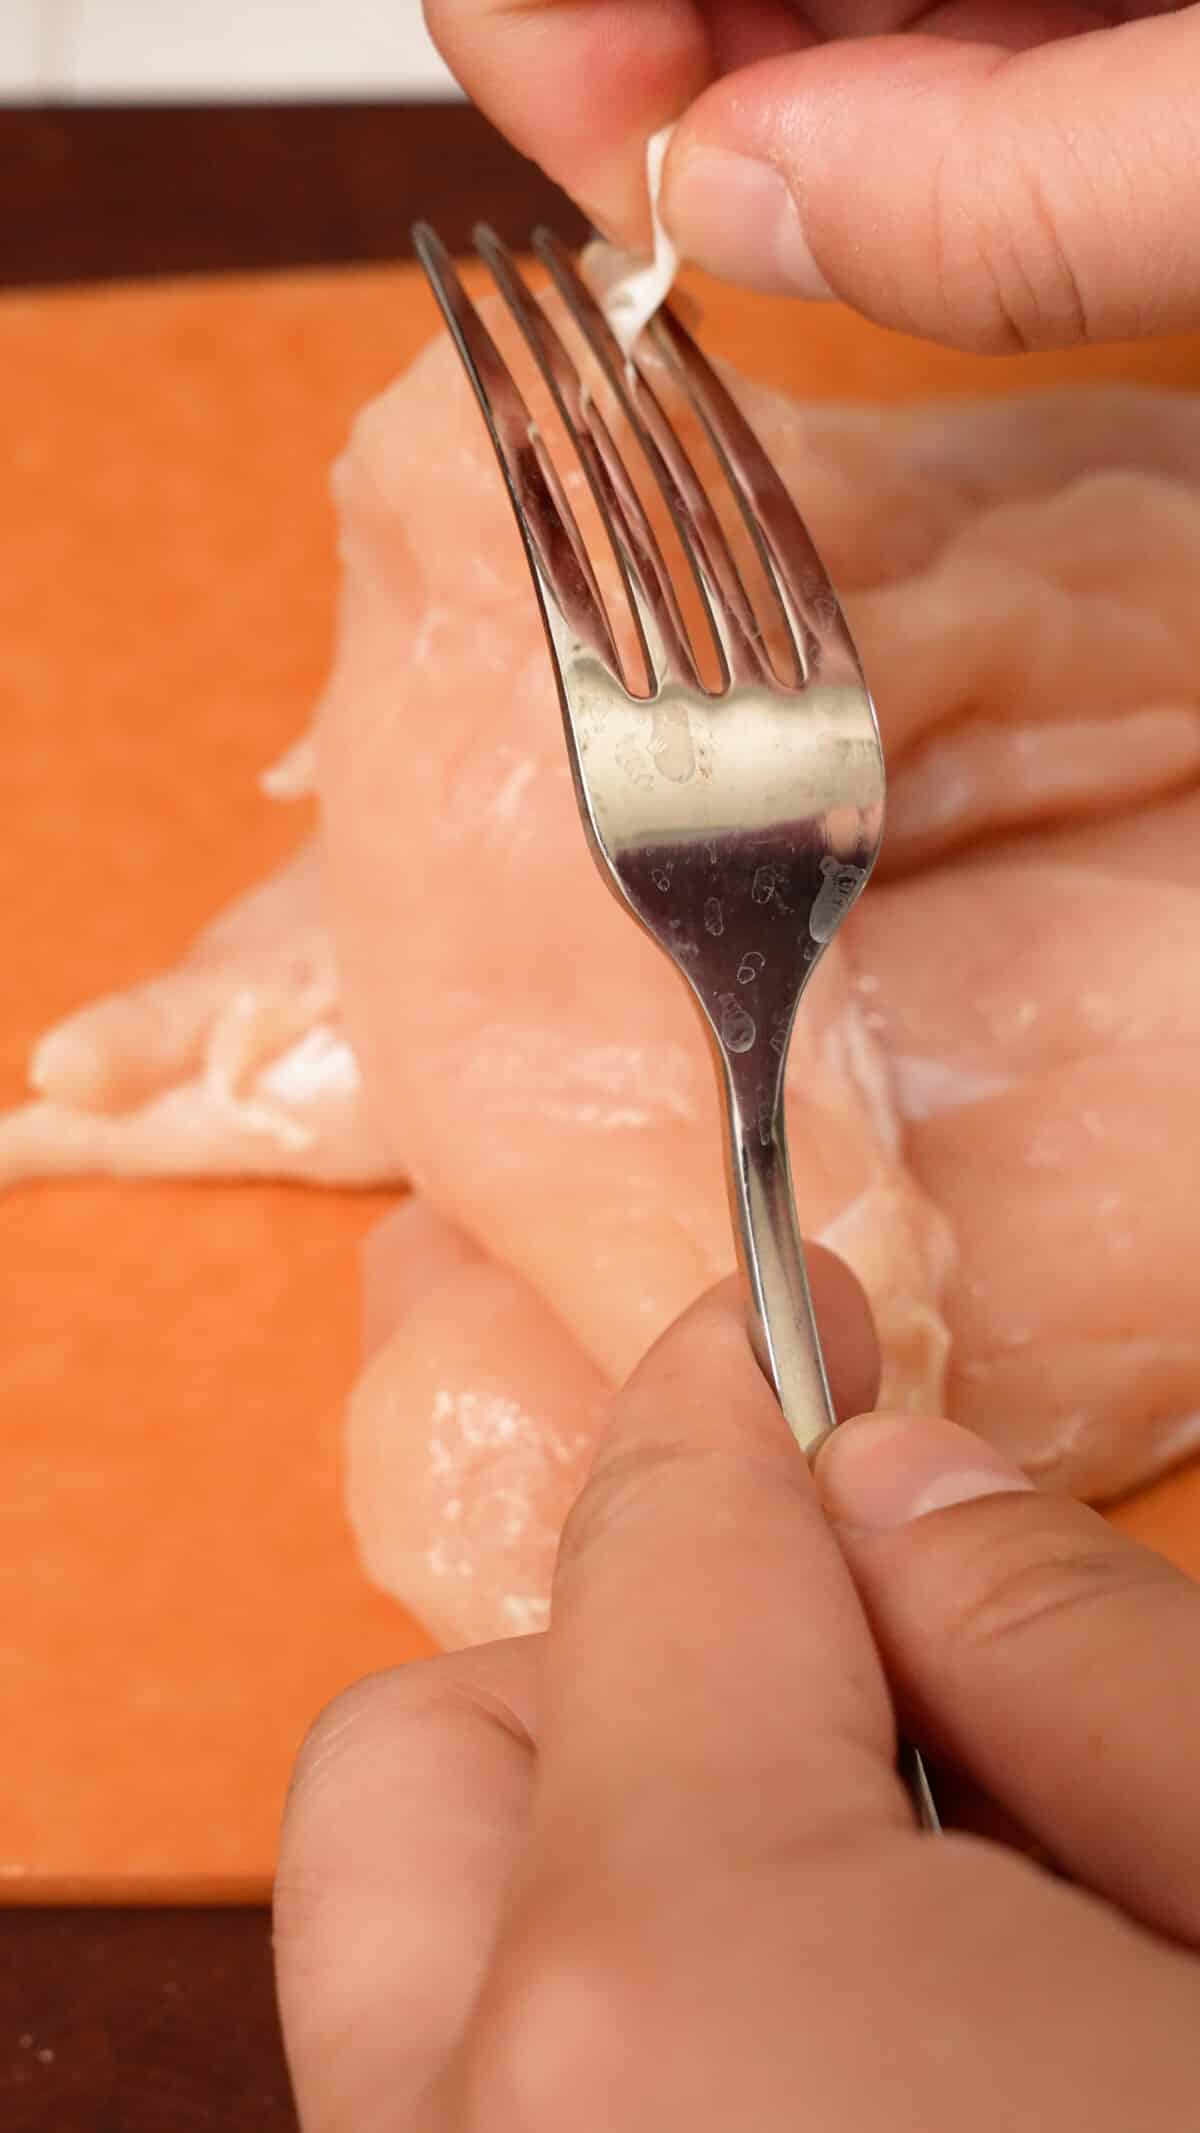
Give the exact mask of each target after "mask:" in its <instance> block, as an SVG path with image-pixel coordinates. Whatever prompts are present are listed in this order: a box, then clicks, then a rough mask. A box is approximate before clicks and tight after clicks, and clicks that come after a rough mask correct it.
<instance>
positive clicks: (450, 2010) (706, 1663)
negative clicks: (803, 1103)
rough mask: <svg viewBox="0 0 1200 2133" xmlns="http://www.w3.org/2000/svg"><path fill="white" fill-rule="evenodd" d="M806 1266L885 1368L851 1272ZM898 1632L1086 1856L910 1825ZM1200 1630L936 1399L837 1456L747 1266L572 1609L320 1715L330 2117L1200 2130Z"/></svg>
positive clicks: (629, 1406) (852, 1360)
mask: <svg viewBox="0 0 1200 2133" xmlns="http://www.w3.org/2000/svg"><path fill="white" fill-rule="evenodd" d="M814 1277H815V1278H814V1291H815V1293H816V1295H817V1298H818V1308H819V1310H821V1314H822V1323H823V1327H824V1331H825V1339H826V1345H827V1351H828V1355H829V1361H830V1368H831V1376H832V1377H833V1379H834V1382H835V1386H836V1388H837V1389H838V1390H839V1391H840V1393H841V1396H842V1398H843V1399H845V1398H846V1397H847V1395H848V1394H850V1395H851V1396H854V1395H861V1391H862V1357H863V1353H864V1348H865V1347H866V1346H867V1345H868V1344H867V1341H866V1336H865V1333H864V1329H863V1325H862V1317H861V1314H862V1309H863V1306H862V1304H861V1300H860V1299H857V1298H856V1296H855V1294H854V1292H853V1290H852V1288H851V1287H850V1286H849V1285H848V1282H847V1278H846V1277H845V1276H844V1275H843V1276H842V1277H841V1278H840V1280H839V1278H838V1275H837V1272H836V1269H834V1268H833V1267H832V1266H831V1262H830V1261H829V1260H828V1259H827V1258H826V1257H823V1256H822V1255H819V1254H814ZM855 1378H857V1380H858V1382H857V1383H854V1380H855ZM822 1499H823V1500H824V1504H825V1507H826V1508H827V1509H828V1510H829V1511H830V1512H831V1513H832V1514H833V1517H834V1519H835V1521H836V1524H835V1525H834V1526H831V1525H830V1524H829V1523H828V1522H827V1520H826V1518H825V1517H824V1516H823V1515H822V1510H821V1500H822ZM856 1583H857V1588H858V1589H857V1591H856V1589H855V1586H856ZM868 1618H869V1620H870V1623H871V1626H872V1628H873V1630H874V1641H873V1639H872V1636H871V1634H870V1631H869V1630H868ZM879 1653H882V1654H883V1660H884V1663H885V1664H886V1667H887V1671H888V1675H889V1676H890V1678H891V1680H892V1682H893V1683H894V1684H895V1688H896V1692H897V1695H898V1700H899V1704H900V1708H901V1716H902V1719H903V1722H904V1724H905V1726H906V1728H907V1729H908V1730H909V1731H910V1732H911V1733H912V1734H913V1735H915V1737H916V1738H917V1740H918V1743H919V1744H920V1745H922V1746H924V1747H929V1748H931V1749H933V1750H934V1751H935V1752H936V1753H937V1754H938V1755H939V1756H941V1757H944V1758H947V1759H949V1760H950V1761H951V1762H953V1764H955V1765H956V1766H957V1768H958V1769H959V1770H960V1771H962V1772H963V1773H964V1774H966V1775H967V1776H968V1777H969V1778H970V1779H972V1780H973V1781H974V1782H975V1783H976V1784H977V1785H979V1786H980V1787H981V1788H982V1789H983V1791H984V1792H985V1793H986V1794H988V1795H990V1796H991V1798H992V1799H993V1800H995V1801H997V1802H998V1803H999V1804H1000V1806H1001V1807H1002V1809H1004V1810H1006V1811H1007V1812H1008V1814H1010V1815H1011V1816H1013V1817H1014V1818H1015V1819H1016V1821H1017V1822H1018V1823H1019V1824H1020V1825H1021V1826H1022V1827H1023V1828H1024V1830H1025V1831H1027V1832H1028V1833H1029V1835H1030V1836H1031V1837H1032V1838H1033V1839H1035V1840H1036V1841H1037V1842H1038V1843H1040V1844H1041V1845H1042V1846H1044V1847H1045V1848H1046V1849H1047V1850H1048V1851H1049V1852H1050V1853H1051V1854H1053V1855H1054V1856H1055V1857H1056V1858H1057V1860H1058V1861H1059V1862H1060V1863H1061V1864H1062V1865H1063V1866H1064V1867H1065V1868H1066V1869H1068V1870H1069V1871H1070V1872H1071V1873H1072V1874H1073V1875H1074V1876H1075V1877H1076V1879H1077V1880H1078V1881H1079V1882H1080V1883H1081V1884H1083V1886H1081V1887H1070V1886H1068V1885H1066V1884H1065V1883H1063V1882H1061V1881H1059V1880H1056V1879H1054V1878H1052V1877H1051V1876H1049V1875H1048V1874H1046V1873H1044V1872H1043V1871H1042V1870H1041V1869H1039V1868H1037V1867H1035V1866H1033V1865H1032V1864H1031V1863H1030V1862H1029V1860H1028V1859H1026V1858H1024V1857H1022V1856H1020V1855H1019V1854H1018V1853H1017V1852H1014V1851H1010V1850H1007V1849H1005V1848H1003V1847H1001V1846H1000V1845H998V1844H995V1843H991V1842H986V1841H984V1840H982V1839H980V1838H976V1837H970V1836H964V1835H957V1836H948V1837H945V1838H943V1839H938V1840H935V1839H931V1838H929V1837H925V1836H922V1835H919V1834H918V1833H917V1831H916V1830H915V1829H914V1827H913V1824H912V1820H911V1816H910V1812H909V1807H908V1803H907V1801H906V1799H905V1796H904V1793H903V1791H902V1789H901V1787H900V1784H899V1782H898V1780H897V1777H896V1775H895V1770H894V1754H895V1735H894V1726H893V1715H892V1704H891V1700H890V1697H889V1692H888V1688H887V1685H886V1681H885V1674H884V1666H883V1664H881V1662H880V1658H879V1656H878V1654H879ZM1198 1654H1200V1592H1198V1591H1197V1589H1196V1588H1195V1587H1193V1586H1192V1585H1190V1584H1189V1583H1188V1581H1187V1580H1186V1579H1184V1578H1183V1577H1181V1576H1179V1575H1178V1574H1177V1573H1175V1572H1174V1571H1172V1570H1171V1569H1170V1568H1169V1567H1168V1566H1167V1565H1166V1564H1165V1563H1163V1562H1161V1561H1160V1560H1159V1559H1157V1558H1156V1557H1154V1556H1152V1555H1150V1554H1148V1553H1147V1552H1145V1551H1143V1550H1141V1549H1139V1548H1137V1547H1135V1546H1134V1545H1133V1544H1132V1543H1130V1542H1129V1541H1127V1540H1125V1539H1122V1538H1121V1537H1119V1536H1118V1535H1117V1534H1115V1533H1113V1532H1112V1531H1110V1530H1109V1529H1108V1528H1107V1527H1106V1526H1105V1525H1104V1524H1103V1522H1102V1521H1101V1520H1100V1519H1099V1518H1098V1517H1097V1516H1096V1515H1095V1514H1093V1513H1092V1512H1090V1511H1087V1510H1084V1509H1082V1508H1080V1507H1077V1506H1074V1505H1071V1504H1069V1503H1066V1502H1063V1501H1061V1500H1056V1499H1052V1498H1048V1497H1043V1496H1042V1495H1040V1494H1038V1493H1037V1492H1035V1491H1033V1490H1031V1489H1029V1487H1028V1485H1027V1484H1026V1483H1025V1482H1024V1480H1023V1478H1022V1477H1021V1476H1020V1475H1019V1474H1018V1473H1017V1472H1016V1471H1015V1470H1014V1469H1012V1468H1009V1467H1007V1466H1006V1465H1005V1463H1004V1461H1003V1460H1002V1458H1001V1457H1000V1455H999V1454H998V1453H997V1452H996V1451H995V1450H994V1449H993V1448H991V1447H989V1446H986V1445H984V1444H983V1443H982V1442H980V1441H979V1440H976V1439H974V1438H973V1437H971V1436H969V1435H968V1434H967V1433H966V1432H964V1431H962V1430H959V1429H956V1428H954V1427H953V1426H952V1425H951V1424H949V1423H946V1422H941V1421H936V1420H929V1421H923V1420H914V1419H912V1418H909V1417H905V1418H887V1417H874V1418H869V1419H866V1420H862V1421H858V1422H853V1423H851V1424H849V1425H848V1426H847V1427H846V1428H845V1429H844V1430H842V1431H839V1432H838V1433H837V1434H835V1436H834V1437H833V1438H832V1439H831V1440H830V1441H829V1442H828V1443H827V1444H826V1446H825V1447H824V1448H823V1450H822V1453H821V1455H820V1458H819V1460H818V1462H817V1469H816V1486H815V1487H814V1484H813V1481H812V1480H811V1479H810V1476H809V1474H808V1472H807V1469H806V1468H805V1466H804V1464H803V1462H802V1460H801V1459H800V1456H799V1454H798V1452H797V1450H796V1448H795V1446H794V1444H793V1443H792V1441H791V1439H790V1438H789V1437H788V1435H787V1433H786V1430H785V1428H784V1425H783V1422H782V1419H781V1417H780V1415H779V1412H778V1409H777V1407H776V1406H775V1404H774V1402H773V1400H772V1399H771V1397H770V1395H769V1393H768V1391H767V1388H766V1386H765V1384H764V1383H763V1381H762V1380H761V1379H760V1378H759V1376H758V1373H757V1371H756V1369H755V1367H754V1365H753V1364H752V1362H751V1360H750V1355H749V1351H748V1347H747V1344H746V1340H745V1336H744V1333H743V1331H742V1326H741V1320H740V1311H739V1307H738V1305H737V1304H736V1302H735V1300H734V1297H733V1295H732V1293H731V1292H730V1290H729V1289H728V1288H726V1289H724V1290H722V1291H719V1292H717V1294H716V1295H715V1296H710V1297H709V1298H707V1299H705V1300H704V1301H703V1302H702V1303H701V1304H699V1305H698V1306H697V1307H696V1308H695V1309H694V1310H693V1311H692V1312H690V1313H689V1314H688V1315H687V1317H686V1319H685V1320H684V1321H683V1322H682V1323H681V1324H680V1325H679V1326H677V1327H676V1328H674V1329H673V1330H672V1331H671V1332H670V1333H669V1334H668V1335H667V1336H666V1337H665V1338H664V1339H663V1341H661V1342H660V1343H659V1345H658V1346H657V1347H656V1348H655V1350H654V1351H653V1352H652V1354H651V1355H650V1357H649V1358H648V1360H647V1361H646V1362H645V1364H644V1365H643V1366H642V1368H641V1369H640V1370H639V1371H638V1372H637V1373H636V1374H635V1376H634V1378H633V1380H632V1382H631V1384H630V1385H629V1387H628V1388H627V1389H626V1391H625V1392H624V1393H622V1394H621V1395H620V1396H619V1398H618V1399H617V1401H616V1403H615V1407H614V1412H613V1417H612V1422H611V1427H610V1429H609V1431H608V1433H607V1436H606V1437H605V1439H604V1442H603V1444H602V1447H601V1450H600V1454H599V1457H598V1460H597V1465H596V1468H595V1471H594V1473H593V1476H592V1479H591V1481H590V1483H589V1485H588V1487H587V1488H586V1489H585V1491H584V1493H583V1495H582V1496H581V1498H580V1500H579V1503H578V1506H577V1508H576V1510H575V1512H574V1514H573V1515H572V1517H571V1519H570V1520H569V1522H568V1527H567V1530H566V1533H565V1535H564V1540H563V1546H562V1551H561V1556H560V1561H559V1566H558V1573H557V1581H556V1586H555V1595H554V1607H553V1617H552V1626H551V1628H550V1630H549V1631H548V1632H547V1634H546V1635H545V1636H544V1637H530V1638H526V1639H524V1640H520V1641H516V1642H512V1643H507V1644H499V1645H491V1646H488V1647H485V1648H481V1649H478V1650H475V1651H473V1652H469V1653H464V1654H461V1655H458V1656H455V1657H453V1658H444V1659H438V1660H433V1661H430V1662H428V1663H426V1664H424V1665H420V1666H412V1667H408V1668H405V1669H404V1670H403V1671H401V1672H398V1673H395V1674H392V1675H385V1676H382V1677H379V1678H377V1679H375V1680H373V1681H368V1682H366V1683H364V1684H362V1685H361V1686H360V1687H359V1688H358V1689H356V1690H353V1691H352V1692H350V1694H349V1695H348V1696H347V1697H346V1698H343V1699H342V1700H341V1701H340V1702H339V1703H338V1704H336V1705H335V1706H334V1707H333V1709H332V1710H331V1711H330V1712H329V1713H327V1714H326V1716H325V1717H324V1719H323V1720H322V1721H321V1723H320V1724H319V1725H318V1727H317V1728H316V1730H315V1732H314V1734H313V1736H312V1737H311V1739H310V1741H309V1742H308V1744H307V1746H306V1749H305V1751H304V1753H303V1755H302V1757H301V1761H300V1766H299V1770H298V1774H297V1779H296V1783H295V1786H294V1789H293V1793H292V1797H291V1800H290V1803H289V1809H288V1814H287V1818H286V1826H285V1830H284V1836H283V1844H282V1855H281V1865H280V1874H279V1885H278V1890H277V1901H276V1919H277V1949H278V1965H279V1984H280V1995H281V2004H282V2010H283V2018H284V2027H285V2032H286V2037H287V2044H288V2051H289V2056H290V2060H291V2065H292V2069H293V2074H294V2078H295V2083H296V2089H297V2095H298V2099H299V2104H300V2110H301V2116H302V2121H303V2124H304V2127H305V2129H306V2133H371V2129H373V2128H383V2127H385V2126H386V2127H387V2128H388V2133H405V2129H409V2128H411V2129H412V2133H418V2129H420V2133H439V2129H443V2128H444V2129H446V2133H450V2129H451V2128H453V2129H454V2133H516V2129H518V2128H519V2129H520V2133H541V2129H542V2128H547V2129H550V2128H553V2133H592V2129H596V2133H599V2129H601V2128H603V2129H605V2133H607V2129H608V2128H610V2127H612V2126H614V2125H617V2126H620V2127H621V2128H622V2129H623V2133H641V2129H643V2128H644V2129H646V2133H649V2129H651V2128H653V2129H655V2133H661V2129H663V2128H665V2127H677V2126H687V2127H688V2128H689V2133H710V2129H711V2133H716V2129H718V2128H719V2129H721V2133H728V2129H729V2128H731V2127H734V2126H736V2127H745V2128H749V2127H754V2128H755V2129H756V2133H785V2129H788V2133H791V2129H794V2128H795V2127H797V2126H799V2125H806V2126H814V2127H817V2126H819V2127H820V2128H821V2129H822V2133H839V2129H846V2133H851V2129H852V2133H918V2129H919V2133H942V2129H946V2133H949V2129H951V2128H953V2129H954V2133H960V2129H961V2128H962V2127H963V2126H964V2125H970V2126H971V2128H972V2129H973V2133H1000V2129H1002V2128H1003V2129H1009V2128H1011V2127H1013V2126H1015V2125H1024V2126H1035V2125H1036V2126H1047V2127H1049V2126H1053V2127H1054V2128H1055V2129H1056V2133H1075V2129H1084V2128H1086V2129H1087V2133H1129V2129H1130V2128H1131V2127H1133V2126H1135V2125H1136V2126H1138V2127H1139V2128H1145V2129H1147V2133H1150V2129H1155V2133H1158V2129H1160V2128H1161V2129H1163V2133H1166V2129H1168V2128H1170V2129H1175V2128H1179V2129H1182V2128H1183V2127H1184V2126H1185V2125H1190V2124H1191V2123H1192V2122H1193V2119H1194V2110H1195V2104H1194V2080H1195V2063H1194V2061H1195V2047H1194V2041H1193V2040H1194V2034H1195V2024H1196V2019H1197V2011H1198V2008H1200V1965H1198V1964H1197V1962H1196V1959H1195V1952H1194V1951H1195V1949H1196V1947H1197V1945H1200V1884H1198V1882H1197V1878H1196V1875H1195V1872H1194V1860H1195V1851H1196V1838H1197V1825H1198V1822H1200V1813H1198V1810H1197V1806H1196V1795H1195V1783H1194V1772H1195V1768H1196V1764H1197V1757H1198V1755H1200V1702H1198V1700H1197V1697H1196V1693H1195V1680H1196V1665H1197V1656H1198ZM1089 1889H1090V1890H1091V1891H1092V1892H1093V1893H1088V1890H1089Z"/></svg>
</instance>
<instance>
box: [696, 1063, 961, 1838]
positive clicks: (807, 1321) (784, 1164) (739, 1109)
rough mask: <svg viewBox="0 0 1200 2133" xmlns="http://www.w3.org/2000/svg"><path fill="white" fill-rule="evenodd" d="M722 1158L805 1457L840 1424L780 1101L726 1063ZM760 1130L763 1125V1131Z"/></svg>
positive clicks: (750, 1285)
mask: <svg viewBox="0 0 1200 2133" xmlns="http://www.w3.org/2000/svg"><path fill="white" fill-rule="evenodd" d="M723 1065H724V1072H723V1074H722V1080H723V1083H724V1093H725V1105H726V1123H727V1135H726V1160H727V1167H728V1174H729V1196H730V1201H731V1203H732V1213H733V1222H734V1231H735V1234H736V1237H737V1244H738V1258H739V1261H740V1263H741V1268H742V1275H743V1279H744V1282H745V1286H746V1294H747V1306H748V1318H749V1331H750V1343H751V1346H752V1347H753V1349H754V1353H755V1356H756V1357H757V1359H758V1362H759V1365H760V1367H761V1369H762V1371H763V1374H764V1376H765V1377H766V1380H767V1383H768V1384H769V1385H770V1386H771V1388H772V1390H773V1391H774V1393H775V1396H776V1398H777V1400H778V1401H779V1405H780V1407H781V1408H782V1409H783V1415H784V1420H785V1421H786V1423H787V1425H788V1428H789V1429H790V1430H791V1432H792V1435H793V1436H794V1437H795V1439H796V1442H797V1444H798V1445H799V1446H800V1449H801V1451H802V1452H803V1453H804V1455H805V1457H806V1458H808V1459H811V1458H812V1456H813V1454H814V1453H815V1452H816V1451H817V1449H818V1447H819V1446H820V1445H821V1444H822V1443H823V1442H824V1440H825V1438H826V1437H827V1436H828V1435H829V1432H830V1430H831V1429H834V1428H835V1427H836V1425H837V1416H836V1415H835V1413H834V1408H833V1400H832V1398H831V1396H830V1391H829V1379H828V1376H827V1374H826V1370H825V1360H824V1357H823V1356H822V1354H821V1342H820V1337H819V1335H818V1332H817V1321H816V1315H815V1313H814V1311H813V1304H812V1293H811V1291H810V1289H809V1286H808V1274H807V1271H806V1269H805V1265H804V1250H803V1247H802V1245H801V1242H800V1230H799V1225H798V1224H797V1221H796V1200H795V1194H794V1193H793V1190H792V1174H791V1164H790V1163H789V1160H788V1150H787V1133H786V1128H785V1125H784V1113H783V1103H782V1099H781V1098H780V1099H778V1100H777V1101H776V1103H775V1106H774V1110H773V1114H772V1116H771V1118H770V1120H769V1122H767V1121H765V1120H763V1119H762V1116H761V1112H760V1110H759V1106H758V1104H757V1103H756V1104H755V1106H754V1115H753V1116H749V1115H748V1114H747V1109H746V1106H745V1103H744V1101H743V1098H742V1095H741V1092H740V1091H739V1088H738V1085H737V1081H736V1078H735V1076H734V1074H733V1073H731V1071H730V1068H729V1064H728V1062H727V1061H726V1062H723ZM764 1128H765V1130H764ZM900 1770H901V1774H902V1776H903V1778H904V1781H905V1784H906V1785H907V1787H908V1792H909V1797H910V1799H911V1800H912V1804H913V1811H914V1813H915V1815H916V1818H917V1821H918V1823H919V1825H920V1827H921V1828H922V1829H926V1830H930V1831H938V1830H940V1829H941V1826H942V1822H941V1816H940V1815H939V1813H938V1810H937V1803H936V1801H935V1799H934V1796H933V1791H932V1788H931V1786H930V1783H929V1776H928V1773H927V1771H926V1769H925V1765H924V1763H923V1762H922V1760H921V1757H920V1755H919V1754H918V1753H917V1750H916V1749H915V1748H912V1747H910V1746H909V1745H908V1744H907V1743H903V1744H902V1745H901V1749H900Z"/></svg>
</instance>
